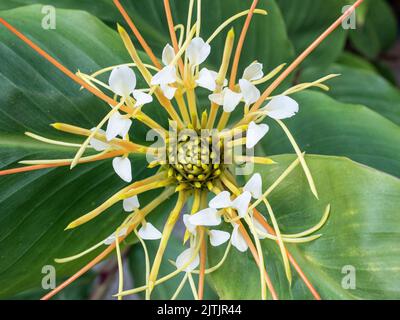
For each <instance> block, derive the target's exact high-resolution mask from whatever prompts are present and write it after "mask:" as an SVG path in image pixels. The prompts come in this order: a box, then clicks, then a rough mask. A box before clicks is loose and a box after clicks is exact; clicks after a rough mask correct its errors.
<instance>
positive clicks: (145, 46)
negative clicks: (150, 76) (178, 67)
mask: <svg viewBox="0 0 400 320" xmlns="http://www.w3.org/2000/svg"><path fill="white" fill-rule="evenodd" d="M114 4H115V6H116V7H117V8H118V10H119V12H120V13H121V14H122V16H123V17H124V19H125V21H126V23H127V24H128V25H129V27H130V28H131V30H132V32H133V34H134V35H135V37H136V39H137V40H138V41H139V43H140V44H141V46H142V48H143V50H144V51H145V52H146V53H147V55H148V56H149V58H150V59H151V61H152V62H153V64H154V66H155V67H157V68H158V69H161V68H162V66H161V64H160V62H159V61H158V59H157V58H156V56H155V55H154V53H153V51H152V50H151V48H150V47H149V45H148V44H147V42H146V40H144V38H143V37H142V35H141V34H140V32H139V30H138V29H137V28H136V26H135V24H134V23H133V21H132V19H131V18H130V17H129V15H128V13H127V12H126V10H125V9H124V7H123V6H122V5H121V3H120V2H119V0H114Z"/></svg>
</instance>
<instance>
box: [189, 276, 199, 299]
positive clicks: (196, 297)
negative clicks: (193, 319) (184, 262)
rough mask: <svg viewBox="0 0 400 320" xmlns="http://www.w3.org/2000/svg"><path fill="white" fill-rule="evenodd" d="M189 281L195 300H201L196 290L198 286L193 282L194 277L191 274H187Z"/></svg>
mask: <svg viewBox="0 0 400 320" xmlns="http://www.w3.org/2000/svg"><path fill="white" fill-rule="evenodd" d="M187 275H188V279H189V284H190V289H191V290H192V293H193V298H194V300H199V296H198V295H197V290H196V285H195V283H194V280H193V276H192V274H191V273H190V272H187Z"/></svg>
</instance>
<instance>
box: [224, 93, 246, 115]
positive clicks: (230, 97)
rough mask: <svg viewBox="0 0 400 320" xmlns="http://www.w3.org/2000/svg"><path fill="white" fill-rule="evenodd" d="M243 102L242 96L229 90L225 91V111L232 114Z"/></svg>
mask: <svg viewBox="0 0 400 320" xmlns="http://www.w3.org/2000/svg"><path fill="white" fill-rule="evenodd" d="M240 100H242V94H241V93H237V92H234V91H232V90H231V89H229V88H225V89H224V104H223V106H224V111H225V112H232V111H234V110H235V109H236V107H237V106H238V104H239V103H240Z"/></svg>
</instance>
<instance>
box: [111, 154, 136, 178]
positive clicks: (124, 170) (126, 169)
mask: <svg viewBox="0 0 400 320" xmlns="http://www.w3.org/2000/svg"><path fill="white" fill-rule="evenodd" d="M112 165H113V168H114V171H115V173H116V174H117V175H119V176H120V178H121V179H122V180H124V181H126V182H131V181H132V167H131V162H130V160H129V159H128V158H123V157H117V158H114V159H113V161H112Z"/></svg>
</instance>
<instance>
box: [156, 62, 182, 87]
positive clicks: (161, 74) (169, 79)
mask: <svg viewBox="0 0 400 320" xmlns="http://www.w3.org/2000/svg"><path fill="white" fill-rule="evenodd" d="M176 79H177V78H176V68H175V67H174V66H170V65H168V66H166V67H164V68H162V69H161V70H160V71H158V72H157V73H156V74H155V75H154V76H153V78H152V79H151V85H153V86H156V85H161V84H165V85H167V84H171V83H174V82H176Z"/></svg>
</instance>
